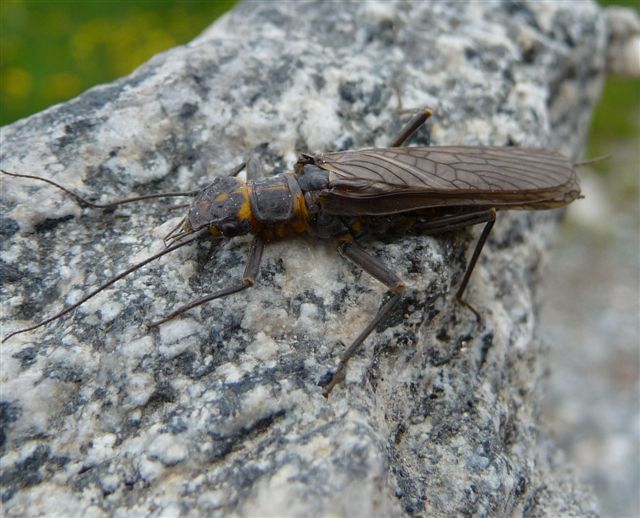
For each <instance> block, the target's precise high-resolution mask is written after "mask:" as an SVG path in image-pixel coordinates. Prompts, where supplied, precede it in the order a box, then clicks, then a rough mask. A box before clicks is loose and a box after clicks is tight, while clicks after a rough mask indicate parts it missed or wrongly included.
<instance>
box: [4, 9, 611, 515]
mask: <svg viewBox="0 0 640 518" xmlns="http://www.w3.org/2000/svg"><path fill="white" fill-rule="evenodd" d="M606 50H607V49H606V37H605V29H604V17H603V15H602V13H601V11H600V9H599V8H598V7H597V6H596V5H595V4H594V3H591V2H580V3H573V2H571V3H569V2H566V3H565V2H557V3H546V2H545V3H538V2H528V3H512V2H482V3H480V2H476V3H468V4H463V3H459V2H437V3H430V2H415V3H410V2H400V1H399V2H353V3H347V4H344V5H342V4H341V5H340V6H338V4H335V3H331V2H309V3H300V4H294V3H286V2H273V3H267V2H264V3H262V2H245V3H241V4H239V5H238V6H237V7H236V8H235V9H234V10H232V11H231V12H230V13H228V14H227V15H226V16H224V17H223V18H221V19H220V20H219V21H217V22H216V23H215V24H214V25H212V26H211V27H210V28H209V29H208V30H207V31H205V32H204V33H203V34H202V35H201V36H200V37H198V38H197V39H195V40H194V41H193V42H191V43H190V44H188V45H186V46H184V47H179V48H175V49H172V50H170V51H168V52H166V53H163V54H160V55H158V56H156V57H154V58H153V59H152V60H150V61H149V62H148V63H146V64H145V65H144V66H142V67H140V68H139V69H138V70H136V71H135V72H134V73H133V74H131V75H130V76H128V77H125V78H123V79H121V80H118V81H116V82H114V83H111V84H108V85H103V86H99V87H96V88H94V89H92V90H90V91H88V92H86V93H84V94H83V95H81V96H79V97H78V98H76V99H74V100H71V101H69V102H67V103H64V104H62V105H58V106H54V107H52V108H50V109H48V110H46V111H45V112H42V113H40V114H37V115H34V116H32V117H30V118H28V119H25V120H22V121H19V122H17V123H15V124H13V125H11V126H8V127H5V128H2V131H1V138H2V148H1V150H0V166H1V167H2V168H3V169H5V170H8V171H13V172H19V173H27V174H29V173H30V174H38V175H42V176H46V177H47V178H51V179H54V180H55V181H57V182H60V183H63V184H64V185H66V186H68V187H70V188H72V189H75V190H77V191H81V192H83V193H94V194H95V195H96V197H97V199H100V200H109V199H114V198H121V197H126V196H130V195H131V194H132V193H136V194H148V193H151V192H156V191H163V190H172V191H174V190H192V189H194V188H195V187H198V186H203V185H205V184H206V183H207V181H208V180H209V179H210V178H211V177H213V176H215V175H222V174H226V172H227V171H229V170H230V169H232V168H233V166H235V165H237V164H238V163H239V162H241V161H242V160H243V159H245V158H247V157H248V156H250V155H257V156H258V157H260V159H261V160H262V162H263V164H264V165H265V167H266V168H267V169H268V170H269V171H272V172H273V173H280V172H284V171H286V170H288V169H289V168H290V167H291V165H292V164H293V162H294V161H295V159H296V156H297V155H298V154H299V153H300V152H314V153H317V152H324V151H329V150H340V149H346V148H358V147H365V146H385V145H387V144H388V143H389V142H390V141H391V139H392V137H393V134H394V132H397V131H398V130H399V128H400V127H401V125H402V122H403V120H404V118H406V114H405V113H404V112H403V111H402V110H401V109H399V108H402V109H415V108H418V107H422V106H429V107H431V108H433V109H434V112H435V116H434V118H433V120H432V122H430V123H429V124H428V125H427V127H426V128H425V129H424V130H423V131H422V132H420V133H419V134H418V135H416V137H415V138H414V139H413V141H412V144H413V145H423V146H424V145H429V144H434V145H438V144H440V145H444V144H472V145H474V144H492V145H516V146H534V147H547V148H553V149H557V150H559V151H560V152H562V153H564V154H566V155H567V156H571V157H574V158H575V157H578V156H579V155H580V152H581V150H582V148H583V146H584V144H585V136H586V133H587V130H588V126H589V119H590V114H591V111H592V108H593V106H594V103H595V102H596V101H597V98H598V95H599V92H600V89H601V82H602V76H603V71H604V68H605V59H606ZM175 203H176V204H179V203H180V202H179V201H178V202H175ZM2 205H3V208H2V218H3V219H2V225H1V226H0V228H1V229H2V233H3V240H2V251H1V255H0V260H1V263H0V264H1V265H2V269H1V271H2V272H3V286H2V290H3V295H2V300H3V313H4V321H3V325H2V326H3V327H2V331H3V335H6V334H7V333H9V332H11V331H12V330H15V329H18V328H20V327H22V326H25V325H29V324H32V323H33V322H35V321H37V320H38V319H40V318H41V317H42V316H43V315H50V314H52V313H54V312H55V311H57V310H58V309H59V308H61V307H62V305H63V304H69V303H72V302H73V301H74V300H77V299H78V298H79V297H80V296H81V294H83V293H85V292H87V291H88V290H90V289H91V287H93V286H95V285H97V284H98V283H100V282H103V281H104V280H106V279H107V278H109V277H110V276H112V275H114V274H115V273H116V272H118V271H120V270H122V269H124V268H126V267H128V266H130V265H132V264H133V263H134V262H136V261H139V260H141V259H143V258H145V257H146V256H148V255H149V254H151V253H153V252H155V251H158V250H160V249H161V248H162V246H163V245H162V237H163V236H164V235H165V234H166V233H167V232H168V231H169V230H170V229H171V228H172V226H174V225H175V224H176V223H177V221H179V218H180V217H181V215H180V213H179V212H176V211H174V210H169V207H170V204H168V203H166V202H162V201H156V202H149V203H146V204H138V205H127V206H123V207H120V208H118V209H117V210H115V211H110V212H106V213H103V212H100V211H97V210H91V209H80V208H78V206H77V205H76V204H75V203H74V202H73V201H72V200H70V199H69V198H68V197H66V196H64V195H63V194H62V193H60V192H58V191H57V190H55V189H52V188H50V187H49V186H46V185H42V184H40V183H34V182H31V181H22V180H18V179H15V178H3V183H2ZM560 217H561V213H559V212H557V211H552V212H545V213H539V214H531V213H518V214H511V213H501V214H500V217H499V220H498V222H497V224H496V227H495V229H494V232H493V233H492V236H491V238H490V240H489V243H488V246H487V247H485V250H484V252H483V256H482V259H481V262H480V264H479V266H478V267H477V268H476V271H475V272H474V275H473V278H472V281H471V284H470V286H469V290H468V298H469V299H470V300H471V302H472V303H473V304H474V305H475V307H476V308H477V309H478V310H479V311H480V312H481V313H482V315H483V319H484V320H483V323H482V324H478V323H477V322H476V320H475V318H474V317H473V315H472V314H471V313H470V312H469V311H468V310H466V309H465V308H463V307H460V306H459V305H457V304H456V303H455V301H454V297H453V293H455V288H456V286H457V284H458V283H459V281H460V279H461V276H462V274H463V272H464V268H465V264H466V260H467V257H468V256H467V255H466V254H467V253H468V249H469V246H470V245H471V244H472V243H473V240H474V235H475V236H477V229H476V230H475V232H474V231H469V232H458V233H455V234H451V235H443V236H438V237H435V238H434V237H427V236H406V237H402V236H390V237H389V238H388V239H386V240H366V241H364V242H363V243H362V245H363V246H364V247H365V248H366V249H367V250H369V251H371V252H372V253H374V254H375V255H376V256H378V257H379V258H381V259H383V260H384V261H385V263H386V264H388V265H390V266H391V267H392V268H393V269H394V271H396V272H398V273H399V275H400V276H401V277H402V278H403V279H405V280H406V282H407V285H408V290H407V296H406V299H405V302H404V303H403V304H402V307H401V308H400V310H398V311H397V312H396V313H394V315H392V316H391V318H389V320H388V321H387V322H386V323H385V324H384V325H382V326H381V327H380V328H379V329H378V332H377V333H376V334H374V335H373V336H372V337H371V338H369V340H368V341H367V342H366V344H365V347H363V348H362V350H361V351H360V352H359V353H358V354H357V355H356V357H354V358H353V360H352V361H351V363H350V364H349V367H348V370H347V375H346V380H345V382H344V383H343V384H341V385H339V386H338V387H337V388H336V390H335V391H334V393H333V394H332V396H331V397H330V398H329V399H328V400H327V399H325V398H324V397H322V393H321V392H322V391H321V388H320V387H319V386H318V384H319V383H320V382H321V381H322V380H326V378H327V374H328V373H330V372H331V371H332V370H333V369H334V368H335V366H336V365H337V362H338V360H339V357H340V355H341V352H342V351H343V349H344V344H346V343H348V342H349V341H350V340H352V339H353V338H354V337H355V336H356V335H357V333H358V332H359V331H360V330H361V329H362V328H363V327H364V326H365V325H366V322H367V321H368V319H370V318H371V317H372V316H373V315H374V314H375V312H376V310H377V308H378V306H379V304H380V302H381V300H383V297H384V289H383V288H382V287H381V286H380V284H379V283H377V282H376V281H374V280H373V279H371V278H370V277H369V276H368V275H366V274H362V273H361V272H360V271H359V270H358V269H357V268H355V267H353V266H352V265H350V264H348V263H346V262H344V261H343V260H342V259H341V258H340V257H338V256H337V254H336V253H335V249H334V247H333V246H332V244H331V243H325V242H318V241H315V240H312V239H297V240H290V241H282V242H278V243H275V244H273V245H271V246H269V248H268V249H267V251H266V252H265V257H264V261H263V267H262V270H261V274H260V277H259V280H258V285H257V286H256V287H255V288H253V289H251V290H249V291H247V292H244V293H241V294H238V295H235V296H231V297H229V298H226V299H224V300H220V301H216V302H213V303H211V304H208V305H206V306H203V307H201V308H198V309H195V310H192V311H190V312H189V313H188V314H186V315H184V316H182V317H181V318H179V319H176V320H174V321H172V322H170V323H167V324H165V325H164V326H162V327H161V328H160V329H156V330H152V331H151V332H146V331H145V330H144V329H143V323H144V322H145V321H146V320H149V319H155V318H159V317H161V316H162V315H164V314H166V313H167V312H169V311H171V309H172V308H175V307H176V306H178V305H180V304H183V303H186V302H188V301H189V300H191V299H193V298H194V297H197V296H200V295H202V294H204V293H207V292H209V291H212V290H215V289H217V288H218V287H221V286H225V285H227V284H229V283H231V282H232V281H233V280H235V279H238V278H239V277H240V276H241V275H242V271H243V268H244V259H245V257H246V254H247V249H248V243H249V241H248V240H247V239H245V238H241V239H237V240H233V241H229V242H225V243H224V244H222V245H220V246H217V247H214V248H213V249H211V250H210V247H209V244H208V243H207V242H206V241H204V242H202V243H200V244H194V245H193V246H190V247H185V248H182V249H180V250H179V251H176V252H174V253H173V254H172V255H169V256H166V257H164V258H162V259H161V260H159V261H157V262H156V263H154V264H152V265H150V266H149V267H146V268H145V269H144V270H141V271H139V272H136V273H135V274H134V275H131V276H129V277H127V278H126V279H124V280H122V281H120V282H118V283H117V284H115V285H114V286H113V287H111V288H109V289H108V290H105V291H104V292H103V293H101V294H100V295H98V296H96V297H95V298H94V299H92V300H91V301H90V302H88V303H87V304H85V305H84V306H83V307H82V308H80V309H79V310H77V311H76V312H75V313H74V314H73V315H71V316H68V317H65V318H63V319H61V320H59V321H57V322H55V323H52V324H50V325H49V326H47V327H46V328H41V329H38V330H37V331H34V332H32V333H28V334H23V335H18V336H16V337H14V338H12V339H10V340H8V341H7V342H6V343H4V344H3V345H2V353H1V357H0V360H1V362H2V394H1V396H2V397H1V399H2V402H1V403H0V416H1V419H0V424H1V426H2V429H1V435H0V440H1V444H0V448H1V450H0V454H1V455H2V457H1V458H0V469H1V470H2V471H1V474H0V486H1V497H2V500H3V505H4V509H5V512H6V514H7V515H8V516H23V515H38V514H50V513H51V512H52V511H55V512H58V513H60V514H65V515H74V514H76V515H79V514H83V515H88V516H103V515H114V514H115V515H119V514H125V513H126V514H132V515H136V514H138V515H145V516H146V515H157V516H176V515H180V514H181V515H194V516H195V515H209V516H226V515H230V514H231V515H237V516H308V515H339V516H342V515H344V516H373V515H379V516H388V515H391V516H397V515H409V516H453V515H474V516H511V515H526V516H557V515H560V514H562V515H563V516H593V515H595V514H596V512H597V511H596V506H595V503H594V501H593V497H592V496H591V493H590V491H589V490H588V489H587V488H585V487H584V486H582V485H581V484H580V483H579V482H577V479H576V478H575V476H574V475H573V474H572V473H571V470H570V469H569V467H567V466H566V464H565V462H564V460H563V459H562V456H561V455H560V454H559V453H558V452H557V451H556V450H555V449H554V447H553V445H552V444H551V443H550V442H549V441H548V440H547V439H546V435H545V431H544V429H543V428H542V427H541V425H540V422H539V397H540V387H541V384H542V382H543V381H544V376H545V368H546V364H545V362H544V357H543V353H544V348H543V347H542V346H541V342H540V340H539V338H538V330H537V315H538V307H539V305H540V302H541V300H540V293H539V290H538V283H539V280H540V277H541V275H542V273H543V269H542V267H543V264H544V260H545V257H546V253H547V252H546V250H547V248H548V244H549V241H550V239H551V238H552V236H553V233H554V228H555V227H556V225H557V222H558V220H559V218H560Z"/></svg>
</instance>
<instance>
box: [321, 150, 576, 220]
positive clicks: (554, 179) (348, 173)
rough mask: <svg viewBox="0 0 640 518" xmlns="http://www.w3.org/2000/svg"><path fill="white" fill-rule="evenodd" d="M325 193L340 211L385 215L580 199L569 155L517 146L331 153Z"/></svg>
mask: <svg viewBox="0 0 640 518" xmlns="http://www.w3.org/2000/svg"><path fill="white" fill-rule="evenodd" d="M316 164H317V165H318V166H319V167H321V168H323V169H325V170H327V171H329V173H330V175H329V178H330V182H329V185H330V188H329V189H327V190H326V191H324V192H323V193H322V195H321V197H322V200H323V207H324V208H325V210H327V211H328V212H331V213H333V214H344V215H347V214H355V215H357V214H368V215H382V214H394V213H399V212H408V211H412V210H417V209H422V208H430V207H442V206H451V207H455V206H478V207H496V208H520V209H544V208H552V207H559V206H562V205H566V204H568V203H570V202H571V201H573V200H574V199H576V198H577V197H579V195H580V187H579V185H578V181H577V178H576V174H575V171H574V167H573V164H572V163H571V162H570V161H569V160H568V159H567V158H565V157H563V156H562V155H559V154H557V153H553V152H550V151H546V150H539V149H519V148H511V147H477V146H469V147H467V146H446V147H432V148H420V147H406V148H383V149H363V150H357V151H343V152H338V153H330V154H327V155H323V156H321V157H318V158H317V160H316Z"/></svg>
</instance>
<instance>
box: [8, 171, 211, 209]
mask: <svg viewBox="0 0 640 518" xmlns="http://www.w3.org/2000/svg"><path fill="white" fill-rule="evenodd" d="M0 172H1V173H3V174H6V175H8V176H13V177H15V178H28V179H29V180H38V181H40V182H44V183H48V184H49V185H53V186H54V187H57V188H58V189H60V190H61V191H64V192H66V193H67V194H68V195H69V196H71V197H72V198H73V199H75V200H76V201H77V202H78V203H79V204H80V206H84V207H93V208H94V209H109V208H111V207H116V206H118V205H124V204H125V203H133V202H135V201H141V200H150V199H153V198H170V197H173V196H195V195H196V194H198V192H199V191H188V192H161V193H157V194H146V195H144V196H135V197H133V198H124V199H122V200H117V201H113V202H109V203H94V202H92V201H89V200H87V199H86V198H83V197H82V196H80V195H79V194H77V193H75V192H73V191H72V190H70V189H67V188H66V187H63V186H62V185H60V184H59V183H56V182H54V181H53V180H49V179H48V178H43V177H41V176H33V175H30V174H18V173H10V172H8V171H5V170H4V169H0Z"/></svg>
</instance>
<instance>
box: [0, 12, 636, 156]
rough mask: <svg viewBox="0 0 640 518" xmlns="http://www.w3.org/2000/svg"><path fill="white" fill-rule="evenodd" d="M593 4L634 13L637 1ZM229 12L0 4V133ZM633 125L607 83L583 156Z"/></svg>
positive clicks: (622, 88) (631, 97) (621, 98)
mask: <svg viewBox="0 0 640 518" xmlns="http://www.w3.org/2000/svg"><path fill="white" fill-rule="evenodd" d="M601 3H603V4H607V3H615V4H618V5H621V4H626V5H628V6H633V7H635V8H638V1H637V0H616V1H615V2H610V1H604V0H603V1H602V2H601ZM234 4H235V0H215V1H202V0H201V1H198V0H126V1H125V0H85V1H80V0H78V1H69V0H57V1H51V0H49V1H43V0H40V1H38V0H0V125H4V124H9V123H11V122H14V121H15V120H17V119H20V118H22V117H26V116H28V115H31V114H33V113H36V112H38V111H40V110H43V109H45V108H46V107H48V106H50V105H52V104H54V103H58V102H62V101H65V100H67V99H70V98H72V97H74V96H76V95H78V94H80V93H81V92H83V91H85V90H87V89H88V88H90V87H91V86H94V85H96V84H99V83H106V82H109V81H112V80H113V79H115V78H118V77H121V76H123V75H126V74H128V73H130V72H131V71H132V70H134V69H135V68H136V67H137V66H139V65H140V64H142V63H144V62H145V61H146V60H148V59H149V58H150V57H151V56H153V55H154V54H157V53H158V52H161V51H163V50H166V49H169V48H171V47H174V46H176V45H179V44H182V43H186V42H188V41H190V40H191V39H193V38H194V37H195V36H196V35H197V34H199V33H200V32H201V31H202V30H203V29H205V28H206V27H207V26H208V25H210V24H211V23H212V21H213V20H215V19H216V18H217V17H218V16H220V15H221V14H223V13H224V12H225V11H227V10H228V9H230V8H231V7H232V6H233V5H234ZM639 120H640V79H637V78H636V79H620V78H609V79H608V80H607V85H606V88H605V94H604V96H603V99H602V102H601V103H600V105H599V107H598V109H597V110H596V113H595V115H594V120H593V127H592V134H591V150H590V153H589V154H590V155H591V156H594V155H599V154H604V153H606V152H607V150H608V149H610V147H611V146H610V142H611V140H612V139H634V140H639V141H640V137H639V135H640V122H639ZM639 143H640V142H639ZM603 167H604V168H605V169H606V167H607V166H606V165H604V166H603Z"/></svg>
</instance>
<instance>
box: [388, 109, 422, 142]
mask: <svg viewBox="0 0 640 518" xmlns="http://www.w3.org/2000/svg"><path fill="white" fill-rule="evenodd" d="M431 115H432V112H431V110H430V109H429V108H424V109H422V110H420V112H419V113H418V114H417V115H416V116H415V117H413V119H411V120H410V121H409V122H408V123H407V124H406V125H405V127H404V128H402V131H401V132H400V134H399V135H398V136H397V137H396V138H395V140H394V141H393V142H392V143H391V144H390V145H389V147H400V146H402V145H403V144H404V143H405V141H406V140H408V139H409V137H410V136H411V135H413V134H414V133H415V132H416V131H417V130H418V128H420V126H422V125H423V124H424V123H425V122H426V121H427V119H428V118H429V117H431Z"/></svg>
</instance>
